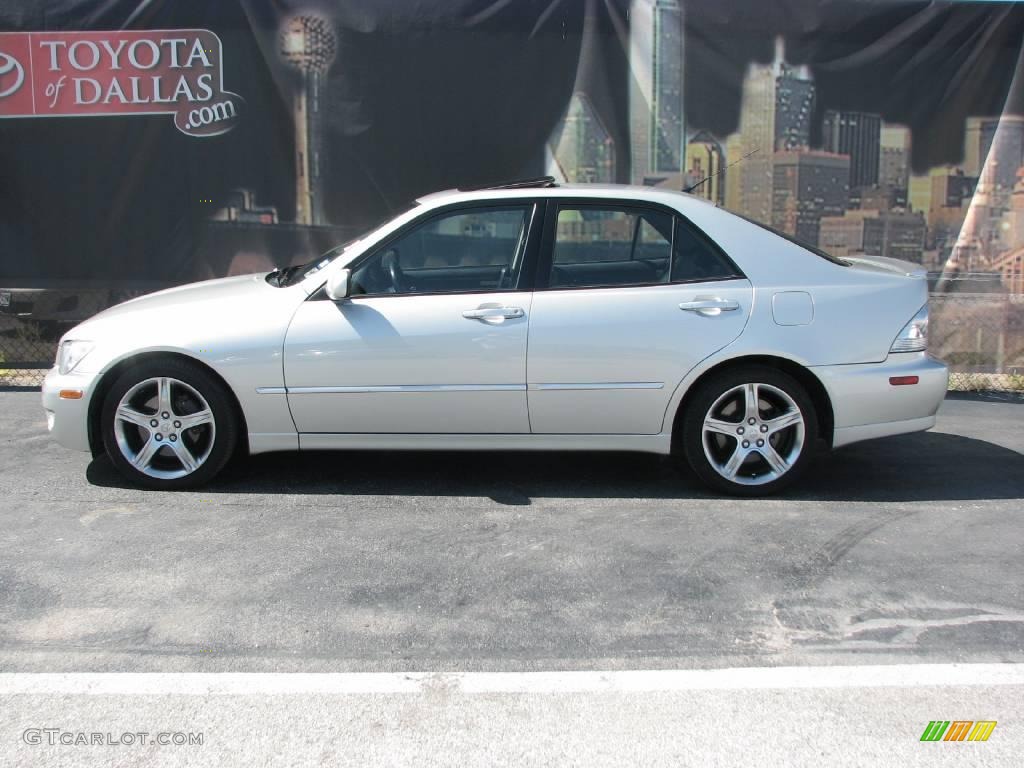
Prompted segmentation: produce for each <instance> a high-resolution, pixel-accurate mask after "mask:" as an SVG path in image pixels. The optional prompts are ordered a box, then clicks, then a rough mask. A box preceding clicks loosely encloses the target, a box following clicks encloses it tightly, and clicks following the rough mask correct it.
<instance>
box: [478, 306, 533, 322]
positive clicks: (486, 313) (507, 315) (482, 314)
mask: <svg viewBox="0 0 1024 768" xmlns="http://www.w3.org/2000/svg"><path fill="white" fill-rule="evenodd" d="M525 314H526V313H525V312H524V311H523V308H522V307H479V308H477V309H467V310H466V311H465V312H463V313H462V316H463V317H464V318H466V319H467V320H483V321H484V322H490V321H494V320H496V321H502V320H511V319H512V318H515V317H523V316H524V315H525Z"/></svg>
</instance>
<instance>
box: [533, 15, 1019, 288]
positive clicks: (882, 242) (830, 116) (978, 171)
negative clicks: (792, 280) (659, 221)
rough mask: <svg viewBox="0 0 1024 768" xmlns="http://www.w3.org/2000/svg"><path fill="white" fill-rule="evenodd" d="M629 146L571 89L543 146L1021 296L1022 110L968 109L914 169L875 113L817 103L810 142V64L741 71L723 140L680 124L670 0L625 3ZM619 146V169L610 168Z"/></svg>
mask: <svg viewBox="0 0 1024 768" xmlns="http://www.w3.org/2000/svg"><path fill="white" fill-rule="evenodd" d="M629 7H630V14H629V16H630V33H629V45H628V53H629V73H630V80H629V134H628V139H629V146H628V147H620V146H617V145H616V142H615V139H614V137H613V136H612V134H611V132H610V131H609V130H608V128H607V125H608V124H609V122H610V121H609V120H608V119H607V118H606V117H603V116H602V115H601V114H600V112H599V111H598V109H597V108H596V107H595V106H594V104H593V103H592V102H591V100H590V98H589V96H588V94H587V93H586V92H585V91H584V90H581V89H576V90H574V91H573V93H572V96H571V98H570V100H569V104H568V107H567V109H566V113H565V115H564V117H563V118H562V119H561V120H560V121H559V123H558V124H557V126H556V128H555V130H554V131H553V132H552V135H551V138H550V139H549V141H548V145H547V148H546V158H547V160H546V168H547V171H548V172H549V173H551V175H553V176H554V177H555V178H556V179H558V180H559V181H564V182H572V183H595V182H596V183H611V182H618V183H632V184H641V185H649V186H659V187H668V188H673V189H680V190H682V189H686V188H687V187H690V186H694V185H695V189H694V190H693V192H694V194H697V195H699V196H702V197H705V198H706V199H708V200H711V201H712V202H715V203H716V204H719V205H722V206H724V207H725V208H727V209H729V210H732V211H734V212H736V213H739V214H741V215H743V216H746V217H748V218H751V219H754V220H756V221H759V222H762V223H764V224H767V225H770V226H772V227H773V228H775V229H778V230H780V231H782V232H784V233H785V234H787V235H791V236H793V237H795V238H797V239H798V240H801V241H803V242H806V243H808V244H809V245H811V246H814V247H819V248H821V249H823V250H825V251H827V252H829V253H831V254H832V255H835V256H838V257H846V256H852V255H857V254H863V255H869V256H886V257H891V258H897V259H901V260H906V261H913V262H917V263H920V264H922V265H923V266H924V267H925V268H926V269H928V270H929V271H930V272H935V273H942V275H943V278H944V279H949V278H950V277H952V276H957V275H964V274H982V275H990V276H991V277H993V278H996V277H998V281H999V283H1000V284H1001V287H1002V288H1003V289H1005V290H1006V291H1008V292H1010V293H1011V294H1024V117H1021V116H1018V115H1011V114H1004V115H994V116H988V115H970V116H968V117H967V118H966V121H965V126H964V128H965V131H964V146H963V153H962V159H961V162H959V163H952V164H942V165H938V166H934V167H931V168H929V169H927V171H926V172H924V173H914V172H913V170H912V167H911V156H912V151H913V135H912V131H911V129H910V128H909V127H907V126H905V125H901V124H898V123H889V122H886V121H885V120H884V119H883V117H882V116H881V115H880V114H878V113H872V112H869V111H862V110H845V109H836V108H831V107H828V108H824V109H821V110H818V111H820V112H821V115H822V117H821V120H820V124H819V127H820V137H821V140H820V142H818V143H817V145H815V146H812V141H811V137H812V135H813V134H814V133H815V131H814V130H813V129H814V128H815V126H814V125H812V119H813V116H814V115H815V114H816V108H817V107H818V106H819V105H817V104H816V99H817V92H816V87H815V81H814V74H813V71H812V68H811V67H809V66H808V65H794V64H792V63H790V62H788V61H787V60H786V45H785V40H784V38H783V37H782V36H777V37H776V38H775V41H774V50H775V55H774V59H773V61H771V62H769V63H767V64H761V63H757V62H753V63H751V64H750V65H749V66H748V67H747V71H746V74H745V76H744V78H743V83H742V95H741V103H740V109H739V121H738V122H739V124H738V126H737V129H736V130H735V132H733V133H731V134H729V135H727V136H715V135H713V134H712V133H711V132H709V131H708V130H707V129H705V128H704V127H702V126H700V125H686V124H685V120H684V115H685V114H686V110H685V108H684V99H683V92H684V89H683V83H684V81H685V72H684V70H683V62H684V55H683V51H684V46H685V35H684V30H685V25H684V14H683V6H682V4H680V3H679V2H676V0H631V2H630V6H629ZM619 153H624V154H625V155H626V156H628V157H629V170H628V173H626V174H623V173H622V172H619V173H616V161H615V158H616V157H617V156H618V155H619Z"/></svg>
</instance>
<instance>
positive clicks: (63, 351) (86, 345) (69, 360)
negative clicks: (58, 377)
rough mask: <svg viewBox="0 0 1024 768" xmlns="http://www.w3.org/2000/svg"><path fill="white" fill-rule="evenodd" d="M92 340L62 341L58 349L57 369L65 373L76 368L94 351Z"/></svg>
mask: <svg viewBox="0 0 1024 768" xmlns="http://www.w3.org/2000/svg"><path fill="white" fill-rule="evenodd" d="M92 348H93V343H92V342H91V341H74V340H73V341H62V342H61V344H60V349H58V350H57V371H58V373H61V374H65V373H71V372H72V371H73V370H75V366H76V365H78V364H79V363H80V362H82V358H84V357H85V356H86V355H88V354H89V353H90V352H92Z"/></svg>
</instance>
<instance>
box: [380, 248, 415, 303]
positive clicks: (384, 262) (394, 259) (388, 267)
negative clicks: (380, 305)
mask: <svg viewBox="0 0 1024 768" xmlns="http://www.w3.org/2000/svg"><path fill="white" fill-rule="evenodd" d="M380 263H381V266H382V267H384V269H385V271H386V272H387V273H388V277H390V278H391V287H392V288H393V289H394V291H395V293H403V292H404V291H405V290H406V288H407V287H408V286H407V284H406V282H405V273H404V272H403V271H402V265H401V264H399V263H398V249H397V248H392V249H391V250H389V251H388V252H387V253H385V254H384V256H383V257H382V258H381V260H380Z"/></svg>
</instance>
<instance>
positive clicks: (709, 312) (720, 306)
mask: <svg viewBox="0 0 1024 768" xmlns="http://www.w3.org/2000/svg"><path fill="white" fill-rule="evenodd" d="M679 308H680V309H681V310H683V311H684V312H696V313H697V314H698V315H703V316H704V317H715V316H717V315H720V314H722V313H723V312H733V311H735V310H737V309H739V308H740V303H739V302H738V301H733V300H731V299H718V298H714V299H696V300H695V301H684V302H683V303H682V304H680V305H679Z"/></svg>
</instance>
